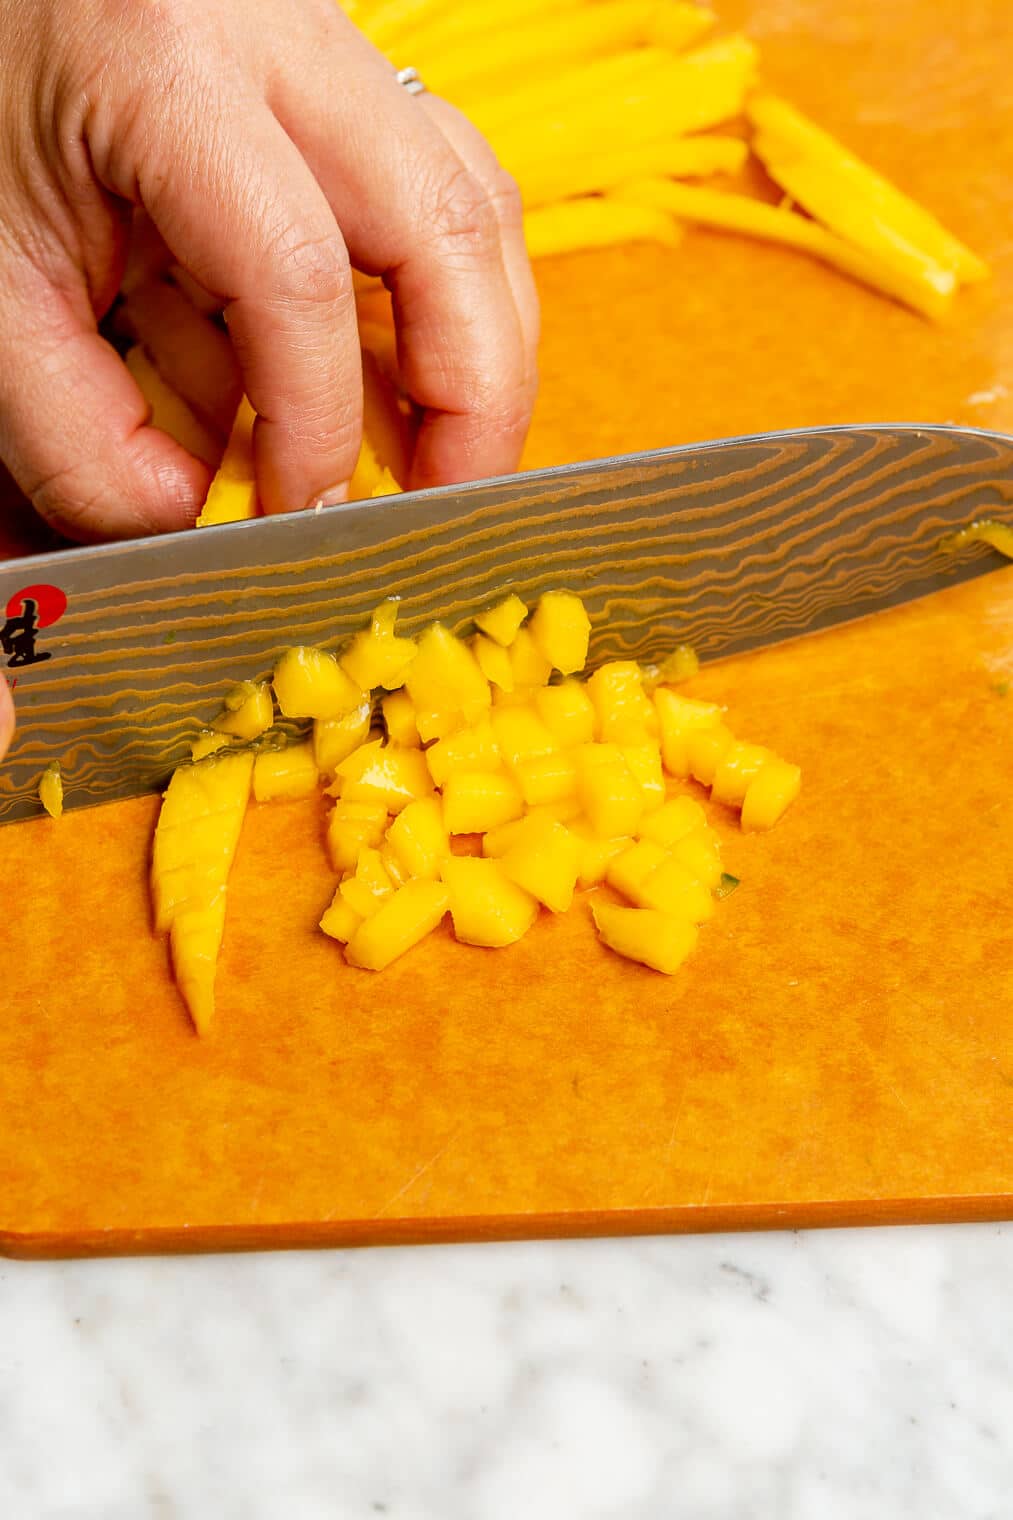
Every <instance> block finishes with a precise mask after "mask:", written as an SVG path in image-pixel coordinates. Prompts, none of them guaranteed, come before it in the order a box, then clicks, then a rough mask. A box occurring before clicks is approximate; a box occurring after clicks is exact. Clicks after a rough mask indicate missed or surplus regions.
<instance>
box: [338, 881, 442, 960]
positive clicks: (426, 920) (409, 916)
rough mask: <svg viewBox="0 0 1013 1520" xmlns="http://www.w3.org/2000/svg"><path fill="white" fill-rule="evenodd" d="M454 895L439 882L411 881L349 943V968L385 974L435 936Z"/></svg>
mask: <svg viewBox="0 0 1013 1520" xmlns="http://www.w3.org/2000/svg"><path fill="white" fill-rule="evenodd" d="M449 906H450V893H449V892H448V890H447V888H446V887H445V886H443V885H442V883H440V882H438V881H408V882H405V884H404V886H403V887H398V889H397V891H396V892H394V893H392V895H391V896H390V897H388V898H386V899H385V900H384V901H383V903H382V904H381V906H380V907H379V908H378V910H377V911H376V912H375V913H374V914H373V915H372V917H371V918H368V919H366V920H365V921H364V922H363V923H362V924H360V926H359V928H358V929H357V930H356V931H355V933H354V934H353V936H352V938H351V939H350V940H349V941H348V948H347V950H346V952H345V956H346V959H347V960H348V963H349V965H352V966H359V967H361V968H362V969H363V970H365V971H383V970H384V969H385V968H386V967H387V966H389V965H390V964H391V962H392V961H396V960H397V959H398V957H399V956H401V955H404V954H405V952H406V951H408V950H411V949H413V948H414V946H415V945H417V944H419V943H420V942H421V941H422V940H424V939H425V938H426V936H427V935H428V934H432V932H433V930H434V929H435V928H436V927H437V926H438V925H439V923H440V920H441V919H442V918H443V916H444V914H445V913H446V911H447V909H448V907H449Z"/></svg>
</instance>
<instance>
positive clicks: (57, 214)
mask: <svg viewBox="0 0 1013 1520" xmlns="http://www.w3.org/2000/svg"><path fill="white" fill-rule="evenodd" d="M0 57H3V59H4V60H5V63H4V68H3V72H2V76H0V143H2V145H3V146H2V148H0V458H2V459H3V460H4V461H5V462H6V463H7V465H8V466H9V468H10V470H11V472H12V474H13V475H14V476H15V478H16V480H17V481H18V484H19V485H20V487H21V489H22V490H23V491H25V493H26V494H27V495H29V496H30V497H31V498H32V500H33V501H34V503H35V505H36V507H37V509H38V510H39V511H40V512H41V513H42V515H43V516H44V517H46V518H47V519H48V520H50V521H51V522H53V523H54V524H55V525H56V526H58V527H59V528H60V529H61V530H62V531H64V532H66V533H69V534H70V535H72V536H74V537H78V538H90V537H102V536H115V535H128V534H138V533H149V532H154V531H160V530H164V529H171V528H178V527H182V526H184V525H186V524H188V523H190V522H192V520H193V518H194V516H195V514H196V512H197V511H198V510H199V507H200V505H201V502H202V501H203V497H204V494H205V491H206V488H207V484H208V471H207V468H206V466H204V465H203V464H201V463H200V462H199V461H197V460H195V459H193V458H192V457H191V456H190V455H189V454H187V453H186V452H185V451H184V450H183V449H181V448H180V447H179V446H178V445H177V444H175V443H174V442H173V441H172V440H171V439H169V438H168V437H166V436H165V435H164V434H162V433H160V432H159V431H157V430H156V429H153V428H150V427H148V426H146V419H147V409H146V406H145V403H144V401H143V399H142V397H141V395H140V392H139V391H138V390H137V388H136V386H135V385H134V382H133V380H132V379H131V378H130V376H129V375H128V373H127V371H126V369H125V367H124V366H123V364H122V362H121V360H120V359H119V358H118V357H117V355H116V354H115V352H114V351H113V349H112V348H111V347H110V346H109V345H108V344H107V343H106V342H105V341H104V340H103V339H102V338H100V336H99V335H98V332H97V323H98V321H99V320H101V318H102V316H103V315H104V314H105V313H106V312H107V311H108V310H109V308H110V306H111V304H112V302H113V300H114V297H115V295H116V293H117V290H118V289H119V286H120V282H121V279H122V276H123V272H124V268H125V264H126V260H127V256H128V252H129V242H130V228H131V221H132V216H131V208H138V207H140V208H143V210H144V212H145V213H146V217H147V218H148V219H149V221H150V224H151V227H152V228H153V234H154V235H153V241H154V243H155V244H156V245H157V246H159V247H161V245H162V244H164V247H165V249H167V250H168V252H169V254H170V255H171V258H172V260H173V261H174V262H175V265H177V266H179V268H180V269H181V270H182V271H184V275H183V276H181V277H180V283H181V284H185V283H186V282H187V279H188V280H189V287H188V288H189V290H190V293H193V292H194V291H198V290H204V291H207V292H210V293H211V294H212V297H213V298H214V301H215V302H216V303H217V304H218V305H219V306H220V307H221V308H222V309H223V311H224V314H225V318H226V321H227V323H228V332H229V336H230V338H231V343H232V349H233V350H234V355H235V360H236V361H238V366H239V371H240V376H241V382H242V385H243V388H244V389H245V390H246V392H247V394H248V395H249V397H250V400H251V401H252V403H253V405H254V408H255V410H256V411H257V413H258V415H259V419H260V420H259V422H258V424H257V431H256V439H255V449H256V463H257V475H258V484H259V488H260V495H261V500H262V502H263V504H264V507H265V509H266V510H267V511H271V512H277V511H284V510H288V509H291V508H298V507H303V506H307V505H309V504H311V503H313V502H315V501H316V500H318V499H319V498H320V497H321V496H324V497H326V498H328V499H333V500H340V499H341V497H342V495H343V494H344V491H345V488H346V486H347V482H348V479H349V477H350V476H351V473H352V469H353V467H354V464H355V459H356V456H357V452H358V446H359V435H360V428H361V372H360V356H359V349H358V339H357V333H356V326H355V305H354V298H353V292H352V281H351V267H352V266H353V265H354V266H355V267H356V268H358V269H361V270H364V271H366V272H367V273H371V274H380V275H382V276H383V278H384V281H385V283H386V284H387V285H388V287H389V288H390V291H391V294H392V298H393V306H394V316H395V322H396V325H397V330H398V351H399V358H400V364H401V369H402V375H403V379H404V383H405V385H406V388H407V390H408V392H409V394H410V395H411V397H412V398H413V400H414V401H415V402H416V403H417V405H418V406H419V407H420V408H421V409H422V412H423V420H422V426H421V429H420V432H419V438H418V444H417V448H416V455H415V460H414V466H413V476H412V480H411V482H410V483H411V484H412V485H418V486H421V485H431V484H436V483H439V482H447V481H454V480H463V479H469V478H474V477H476V476H480V475H487V474H495V473H500V472H503V471H508V470H510V469H512V468H514V467H515V465H516V463H517V460H518V457H519V453H520V448H521V445H522V442H523V438H524V433H525V431H526V427H527V423H528V420H529V417H530V411H531V406H532V403H533V396H534V389H535V384H536V374H535V349H536V345H537V336H538V312H537V302H536V298H535V294H534V286H533V281H532V277H531V272H530V268H529V266H528V262H527V256H526V253H525V250H524V243H523V235H522V228H521V217H520V207H519V202H518V198H517V194H516V191H515V189H514V188H513V186H512V184H511V182H510V181H509V180H508V179H507V178H506V176H505V175H504V174H503V172H502V171H501V170H500V169H499V167H498V165H497V163H496V160H495V158H494V157H493V155H492V152H491V150H490V149H489V148H488V146H487V145H486V144H485V142H484V141H483V139H482V138H481V137H480V136H479V135H478V133H477V132H476V131H475V130H474V129H473V128H472V127H471V126H470V125H469V124H468V123H467V122H466V121H465V120H464V118H463V117H461V116H460V115H459V114H458V113H457V112H455V111H454V110H453V109H452V108H451V107H450V106H448V105H446V104H445V103H444V102H442V101H439V100H436V99H434V98H432V97H429V96H426V95H423V96H416V97H413V96H410V95H409V94H408V93H407V92H406V91H405V90H403V89H402V88H401V87H400V86H399V85H398V84H397V81H396V78H395V76H394V72H393V70H392V69H391V67H390V66H389V64H388V63H387V62H386V60H385V59H383V58H382V57H381V55H380V54H379V53H377V52H376V51H375V50H374V49H373V48H372V47H371V46H370V45H369V44H368V43H367V42H366V41H365V39H364V38H363V37H362V36H361V35H360V34H359V33H358V32H357V31H356V30H355V28H354V27H353V26H352V24H351V23H350V21H349V20H348V19H347V17H346V16H344V14H343V13H342V12H341V11H340V10H339V9H338V7H337V5H336V4H335V3H334V0H258V5H257V8H256V23H255V24H253V21H252V19H251V9H250V5H249V0H158V3H154V0H133V3H130V4H126V5H125V4H123V3H121V0H19V3H18V4H12V3H7V4H3V5H0ZM165 288H166V290H167V291H168V292H169V296H168V299H169V300H170V301H172V300H173V297H172V294H171V290H170V287H169V285H168V284H167V285H166V287H165ZM174 288H175V289H176V290H177V292H178V291H179V285H177V286H176V287H174ZM177 310H178V311H179V313H180V320H183V317H182V308H181V307H179V306H177ZM213 346H214V345H213ZM216 352H217V358H216V359H215V361H214V363H215V365H216V366H217V368H216V369H215V370H213V371H212V372H210V373H209V375H208V376H206V377H205V381H204V384H205V401H206V404H207V407H208V409H209V410H210V411H211V412H212V413H213V412H214V409H215V405H216V385H220V386H221V387H222V388H224V389H225V390H227V391H228V392H229V394H230V397H231V394H233V393H234V391H235V388H236V376H235V373H234V370H233V368H232V367H231V364H232V361H231V359H230V357H229V356H228V355H227V354H226V353H225V351H224V350H223V349H222V347H221V346H220V345H218V346H217V348H216ZM216 376H217V377H219V378H218V380H217V381H216V379H215V377H216ZM219 410H220V408H219Z"/></svg>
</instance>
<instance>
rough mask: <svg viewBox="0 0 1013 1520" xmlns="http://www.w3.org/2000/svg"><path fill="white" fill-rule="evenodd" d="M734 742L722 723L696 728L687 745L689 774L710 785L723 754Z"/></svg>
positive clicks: (731, 734)
mask: <svg viewBox="0 0 1013 1520" xmlns="http://www.w3.org/2000/svg"><path fill="white" fill-rule="evenodd" d="M734 743H735V735H734V734H733V733H732V732H731V730H730V729H728V728H726V727H725V725H724V724H723V723H716V724H715V725H714V726H713V727H711V728H700V729H697V731H696V733H695V734H693V735H692V736H691V737H690V741H689V745H688V755H689V770H690V775H691V776H693V777H694V778H695V779H696V780H697V781H701V782H702V783H703V785H704V786H710V784H711V782H712V781H713V780H714V775H715V772H716V771H717V768H718V766H719V765H720V764H721V761H722V759H723V757H724V755H725V754H726V753H727V752H728V750H729V749H731V747H732V745H733V744H734Z"/></svg>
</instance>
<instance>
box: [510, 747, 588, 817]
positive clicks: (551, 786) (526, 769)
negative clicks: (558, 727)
mask: <svg viewBox="0 0 1013 1520" xmlns="http://www.w3.org/2000/svg"><path fill="white" fill-rule="evenodd" d="M514 775H515V776H516V778H517V785H518V786H519V787H520V789H521V795H522V797H523V798H524V801H525V802H526V803H527V805H528V807H539V806H543V805H545V804H546V803H551V802H562V801H564V800H565V799H566V798H568V797H572V798H576V796H577V766H576V763H575V761H574V759H573V757H572V756H571V755H567V754H560V753H556V754H553V755H535V756H534V757H533V758H532V759H530V760H521V761H520V762H519V763H518V764H517V765H516V766H515V767H514Z"/></svg>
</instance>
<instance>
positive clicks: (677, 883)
mask: <svg viewBox="0 0 1013 1520" xmlns="http://www.w3.org/2000/svg"><path fill="white" fill-rule="evenodd" d="M631 899H632V901H633V902H635V903H637V905H638V906H639V907H641V908H657V909H659V911H660V912H662V913H671V914H674V915H675V917H676V918H685V919H689V921H690V922H691V923H694V924H702V923H705V922H706V921H707V919H708V918H711V917H712V916H713V914H714V899H713V897H712V896H711V894H710V892H709V890H708V889H707V887H705V886H704V884H703V882H702V881H700V880H698V878H697V877H695V876H694V875H693V873H692V871H689V870H687V869H686V867H685V866H684V865H682V864H680V862H679V861H678V860H675V859H673V858H672V857H671V856H669V857H668V859H667V860H663V861H662V862H661V864H660V865H658V866H656V867H655V869H654V870H653V871H651V872H650V874H649V875H648V876H646V877H645V878H644V880H643V881H642V882H641V883H640V884H639V886H638V887H637V888H636V890H635V892H633V893H631Z"/></svg>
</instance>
